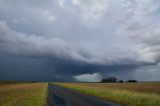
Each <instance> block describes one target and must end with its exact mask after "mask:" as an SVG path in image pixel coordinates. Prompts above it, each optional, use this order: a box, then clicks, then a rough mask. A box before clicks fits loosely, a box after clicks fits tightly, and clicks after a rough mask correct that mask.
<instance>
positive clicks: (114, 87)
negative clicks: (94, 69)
mask: <svg viewBox="0 0 160 106" xmlns="http://www.w3.org/2000/svg"><path fill="white" fill-rule="evenodd" d="M56 84H57V85H60V86H63V87H66V88H69V89H72V90H77V91H79V92H82V93H85V94H88V95H92V96H97V97H100V98H103V99H107V100H111V101H113V102H117V103H120V104H124V105H127V106H160V94H159V89H157V88H159V87H160V83H135V84H133V83H132V84H128V83H123V84H118V83H112V84H99V83H56ZM146 88H147V89H146ZM149 88H150V89H154V91H151V90H149ZM155 90H157V91H155Z"/></svg>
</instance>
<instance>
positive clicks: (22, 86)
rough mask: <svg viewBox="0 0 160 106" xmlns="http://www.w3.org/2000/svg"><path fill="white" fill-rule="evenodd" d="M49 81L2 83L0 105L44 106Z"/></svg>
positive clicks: (0, 85) (0, 86)
mask: <svg viewBox="0 0 160 106" xmlns="http://www.w3.org/2000/svg"><path fill="white" fill-rule="evenodd" d="M46 96H47V83H10V84H4V83H3V84H0V106H44V105H45V104H46Z"/></svg>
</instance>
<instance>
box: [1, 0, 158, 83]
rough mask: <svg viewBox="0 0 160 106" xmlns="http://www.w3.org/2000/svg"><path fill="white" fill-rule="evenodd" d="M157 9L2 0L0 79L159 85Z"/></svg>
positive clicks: (129, 3)
mask: <svg viewBox="0 0 160 106" xmlns="http://www.w3.org/2000/svg"><path fill="white" fill-rule="evenodd" d="M159 10H160V2H159V0H154V1H153V0H141V1H139V0H134V1H133V0H119V1H113V0H101V1H99V0H88V1H86V0H70V1H68V0H52V1H51V0H46V1H43V0H34V1H33V0H27V1H26V0H14V1H12V0H7V1H6V0H0V14H1V15H0V53H1V54H0V58H1V60H0V63H1V64H0V75H1V76H2V77H0V78H1V79H19V80H22V79H23V80H25V79H26V80H29V79H32V80H48V81H52V80H54V81H64V80H65V81H73V80H75V78H76V79H77V78H78V79H79V80H81V77H83V78H85V77H86V76H89V77H90V79H92V80H94V79H96V80H98V79H99V78H100V76H101V77H105V76H112V75H113V76H118V77H119V78H122V79H128V78H136V79H140V80H147V77H149V75H151V74H150V73H153V74H152V75H151V76H150V77H151V78H150V80H159V77H158V76H157V75H159V73H160V71H159V70H158V67H159V65H158V64H159V62H160V43H159V42H160V40H159V38H160V37H159V35H160V20H159V17H160V13H159ZM146 68H149V69H147V70H146ZM152 69H153V71H150V70H152ZM143 70H146V71H143ZM144 73H145V74H146V75H138V74H144ZM132 75H134V76H132ZM17 76H18V77H17ZM97 76H98V77H97ZM153 77H155V78H153ZM90 79H87V80H90ZM94 81H95V80H94Z"/></svg>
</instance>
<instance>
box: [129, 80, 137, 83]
mask: <svg viewBox="0 0 160 106" xmlns="http://www.w3.org/2000/svg"><path fill="white" fill-rule="evenodd" d="M127 82H134V83H136V82H137V80H128V81H127Z"/></svg>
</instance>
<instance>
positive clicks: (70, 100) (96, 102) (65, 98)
mask: <svg viewBox="0 0 160 106" xmlns="http://www.w3.org/2000/svg"><path fill="white" fill-rule="evenodd" d="M48 93H49V94H48V106H122V105H118V104H116V103H113V102H110V101H106V100H102V99H99V98H97V97H93V96H88V95H85V94H81V93H79V92H76V91H72V90H69V89H66V88H64V87H60V86H57V85H54V84H49V87H48Z"/></svg>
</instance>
